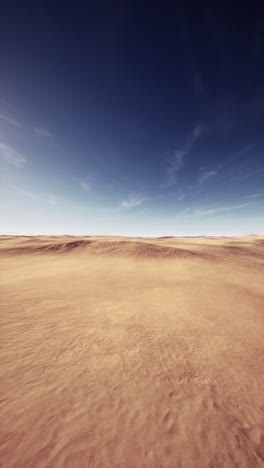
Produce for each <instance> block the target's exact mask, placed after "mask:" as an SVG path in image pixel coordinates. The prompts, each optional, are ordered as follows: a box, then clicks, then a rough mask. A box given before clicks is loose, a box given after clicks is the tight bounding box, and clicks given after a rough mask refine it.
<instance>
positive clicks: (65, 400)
mask: <svg viewBox="0 0 264 468" xmlns="http://www.w3.org/2000/svg"><path fill="white" fill-rule="evenodd" d="M0 262H1V271H0V275H1V286H0V287H1V296H0V307H1V327H0V329H1V332H0V333H1V335H0V343H1V344H0V346H1V353H0V381H1V410H0V421H1V422H0V427H1V429H0V460H1V462H0V465H1V466H2V467H3V468H9V467H27V468H30V467H32V468H33V467H34V468H44V467H56V468H57V467H98V468H99V467H100V468H102V467H113V468H114V467H129V468H130V467H131V468H134V467H137V468H140V467H162V468H163V467H164V468H165V467H166V468H173V467H181V468H186V467H196V468H205V467H210V468H215V467H228V468H229V467H230V468H231V467H239V468H243V467H245V468H247V467H254V468H258V467H263V466H264V391H263V389H264V315H263V314H264V288H263V277H264V276H263V273H264V236H242V237H183V238H174V237H163V238H129V237H127V238H125V237H117V236H116V237H115V236H108V237H104V236H97V237H96V236H89V237H88V236H87V237H74V236H50V237H49V236H34V237H30V236H1V237H0Z"/></svg>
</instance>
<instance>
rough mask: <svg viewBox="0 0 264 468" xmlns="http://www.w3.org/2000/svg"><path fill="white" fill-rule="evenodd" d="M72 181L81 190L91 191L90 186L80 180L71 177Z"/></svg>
mask: <svg viewBox="0 0 264 468" xmlns="http://www.w3.org/2000/svg"><path fill="white" fill-rule="evenodd" d="M72 180H73V181H74V182H77V184H78V185H79V186H80V187H81V188H82V189H83V190H87V191H89V190H91V188H92V185H91V184H90V183H88V182H86V181H84V180H82V179H80V178H79V177H72Z"/></svg>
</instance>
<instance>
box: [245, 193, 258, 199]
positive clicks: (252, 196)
mask: <svg viewBox="0 0 264 468" xmlns="http://www.w3.org/2000/svg"><path fill="white" fill-rule="evenodd" d="M257 197H262V194H261V193H252V195H246V196H245V197H242V198H244V199H249V198H257Z"/></svg>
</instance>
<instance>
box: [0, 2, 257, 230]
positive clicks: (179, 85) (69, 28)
mask: <svg viewBox="0 0 264 468" xmlns="http://www.w3.org/2000/svg"><path fill="white" fill-rule="evenodd" d="M35 3H36V2H35ZM35 3H32V5H30V3H28V6H27V7H25V6H23V5H22V4H20V3H18V4H17V7H16V8H14V6H12V8H11V7H8V6H5V7H4V9H3V15H1V20H0V21H1V30H2V35H3V41H2V47H1V52H0V60H1V69H2V72H1V75H0V174H1V175H0V183H1V186H0V192H1V198H0V219H1V223H0V226H1V234H32V235H35V234H80V235H84V234H87V235H90V234H118V235H131V236H162V235H176V236H177V235H239V234H251V233H255V234H263V233H264V214H263V209H264V183H263V182H264V158H263V154H264V132H263V118H264V89H263V77H264V65H263V60H262V57H263V48H264V36H263V28H262V27H261V25H262V24H264V23H263V18H264V15H263V12H262V11H261V10H260V11H257V10H250V13H248V10H243V8H241V9H240V10H239V13H238V12H236V11H234V10H232V9H224V7H222V10H221V9H220V10H219V8H216V7H211V6H208V7H207V6H206V3H205V4H204V6H203V7H200V8H199V9H198V10H197V5H196V3H194V4H193V6H192V8H189V9H188V10H185V9H184V4H182V5H181V4H180V3H179V5H177V6H176V7H174V8H173V9H171V10H170V11H169V10H168V9H166V10H165V9H162V8H161V7H151V8H150V6H148V4H146V5H144V2H143V3H142V2H140V3H138V5H137V2H132V3H133V5H132V3H130V2H127V3H126V2H123V3H122V4H121V3H120V2H113V5H111V9H110V8H109V5H108V4H107V3H105V6H104V7H103V4H102V5H101V6H100V8H99V7H98V8H96V7H91V6H89V5H85V3H80V4H78V2H77V6H71V7H65V8H64V11H63V12H61V11H60V9H59V8H56V7H55V6H52V5H50V6H49V5H48V3H47V4H46V5H44V4H43V5H36V4H35ZM88 3H89V2H88ZM208 5H209V4H208ZM29 11H30V16H29Z"/></svg>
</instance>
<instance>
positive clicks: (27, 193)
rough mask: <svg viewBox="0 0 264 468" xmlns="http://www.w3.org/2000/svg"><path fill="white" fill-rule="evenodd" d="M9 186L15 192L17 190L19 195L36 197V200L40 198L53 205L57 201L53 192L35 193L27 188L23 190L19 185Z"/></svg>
mask: <svg viewBox="0 0 264 468" xmlns="http://www.w3.org/2000/svg"><path fill="white" fill-rule="evenodd" d="M9 188H11V189H12V190H14V191H15V192H17V193H19V194H21V195H25V196H26V197H29V198H34V199H37V200H42V201H45V202H47V203H50V204H51V205H54V204H55V203H57V201H58V198H57V197H56V195H53V194H47V195H46V194H45V195H40V194H38V193H35V192H30V191H28V190H24V189H22V188H20V187H17V186H16V185H9Z"/></svg>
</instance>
